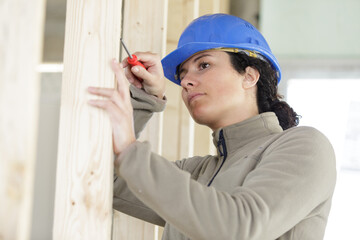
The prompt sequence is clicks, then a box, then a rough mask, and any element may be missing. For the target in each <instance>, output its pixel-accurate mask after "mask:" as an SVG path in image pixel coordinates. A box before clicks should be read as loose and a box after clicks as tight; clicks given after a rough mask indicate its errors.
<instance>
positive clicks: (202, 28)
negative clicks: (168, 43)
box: [161, 13, 281, 85]
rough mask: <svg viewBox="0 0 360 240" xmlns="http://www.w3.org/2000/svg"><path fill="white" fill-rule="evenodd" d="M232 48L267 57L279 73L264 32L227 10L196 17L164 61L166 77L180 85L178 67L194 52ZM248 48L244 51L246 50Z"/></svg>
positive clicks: (279, 73)
mask: <svg viewBox="0 0 360 240" xmlns="http://www.w3.org/2000/svg"><path fill="white" fill-rule="evenodd" d="M221 48H228V49H229V48H231V49H238V50H239V51H242V52H245V53H247V55H249V56H255V57H256V56H258V57H259V58H261V59H263V60H267V61H268V62H269V63H270V64H271V66H272V67H273V69H274V70H275V71H276V73H277V78H278V82H280V79H281V71H280V66H279V63H278V61H277V60H276V58H275V56H274V55H273V54H272V52H271V50H270V47H269V45H268V44H267V42H266V40H265V38H264V37H263V36H262V35H261V33H260V32H259V31H258V30H257V29H256V28H255V27H254V26H253V25H251V24H250V23H248V22H247V21H245V20H243V19H241V18H238V17H235V16H232V15H228V14H222V13H217V14H209V15H204V16H202V17H199V18H197V19H195V20H193V21H192V22H191V23H190V24H189V26H188V27H187V28H186V29H185V30H184V32H183V33H182V34H181V36H180V39H179V43H178V46H177V48H176V50H174V51H173V52H171V53H169V54H168V55H167V56H166V57H164V58H163V59H162V61H161V63H162V66H163V69H164V74H165V77H166V78H168V79H169V80H171V81H172V82H174V83H176V84H178V85H180V80H179V79H178V77H177V67H178V66H179V65H180V64H181V63H183V62H184V61H185V60H187V59H188V58H190V57H191V56H192V55H193V54H195V53H197V52H200V51H204V50H210V49H221ZM243 50H245V51H243Z"/></svg>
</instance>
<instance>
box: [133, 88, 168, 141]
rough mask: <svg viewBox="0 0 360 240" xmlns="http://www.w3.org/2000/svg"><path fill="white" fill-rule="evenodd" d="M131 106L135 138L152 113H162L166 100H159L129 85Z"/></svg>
mask: <svg viewBox="0 0 360 240" xmlns="http://www.w3.org/2000/svg"><path fill="white" fill-rule="evenodd" d="M130 95H131V104H132V106H133V109H134V112H133V114H134V127H135V135H136V138H138V137H139V135H140V133H141V131H142V130H143V129H144V127H145V126H146V123H147V122H148V121H149V120H150V118H151V117H152V115H153V113H154V112H162V111H163V110H164V108H165V104H166V99H165V98H164V99H162V100H161V99H159V98H157V97H155V96H152V95H149V94H147V93H146V92H145V91H144V90H142V89H139V88H136V87H134V86H133V85H130Z"/></svg>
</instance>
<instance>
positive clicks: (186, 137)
mask: <svg viewBox="0 0 360 240" xmlns="http://www.w3.org/2000/svg"><path fill="white" fill-rule="evenodd" d="M198 16H199V0H169V14H168V32H167V46H166V52H167V53H170V52H171V51H173V50H175V49H176V46H177V41H178V40H179V38H180V35H181V33H182V31H183V30H184V29H185V27H186V26H187V25H188V24H189V23H190V22H191V21H192V20H193V19H195V18H196V17H198ZM166 95H167V96H168V104H167V107H166V109H165V111H164V130H163V139H164V141H163V156H164V157H166V158H167V159H169V160H178V159H181V158H184V157H188V156H191V155H193V146H194V145H193V143H192V142H193V139H194V137H193V136H194V121H193V120H192V118H191V116H190V114H189V112H188V110H187V109H186V106H185V105H184V103H183V101H182V98H181V87H179V86H178V85H176V84H173V83H170V82H168V84H167V92H166ZM174 126H175V127H176V128H177V129H175V128H174Z"/></svg>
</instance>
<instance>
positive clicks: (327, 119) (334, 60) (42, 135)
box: [0, 0, 360, 240]
mask: <svg viewBox="0 0 360 240" xmlns="http://www.w3.org/2000/svg"><path fill="white" fill-rule="evenodd" d="M176 2H179V1H172V0H169V13H170V12H171V11H176V10H171V9H170V8H174V6H175V5H173V4H175V3H176ZM207 2H208V3H209V2H210V0H209V1H202V4H203V9H205V8H206V5H207ZM220 11H222V12H228V13H231V14H233V15H236V16H239V17H241V18H244V19H246V20H248V21H249V22H251V23H252V24H253V25H255V26H256V27H257V28H258V29H259V30H260V31H261V32H262V33H263V35H264V36H265V38H266V39H267V40H268V43H269V45H270V47H271V49H272V51H273V53H274V54H275V56H277V58H278V60H279V62H280V66H281V68H282V80H281V83H280V85H279V88H280V93H281V94H282V95H284V98H285V100H287V101H288V103H289V104H290V105H291V106H292V107H293V108H294V109H295V111H296V112H297V113H298V114H300V115H301V116H302V119H301V121H300V125H308V126H313V127H316V128H318V129H319V130H320V131H322V132H323V133H324V134H325V135H326V136H327V137H328V138H329V139H330V141H331V142H332V144H333V146H334V148H335V152H336V156H337V169H338V180H337V187H336V191H335V195H334V198H333V206H332V211H331V214H330V218H329V222H328V226H327V231H326V236H325V239H326V240H338V239H347V240H355V239H360V233H359V230H358V223H359V217H360V205H359V204H358V203H359V202H360V191H359V190H358V189H359V184H360V124H359V122H360V94H359V90H360V14H359V11H360V1H358V0H229V1H224V3H222V5H221V8H220ZM203 13H206V10H204V12H203ZM65 18H66V1H65V0H47V4H46V19H45V29H44V30H45V31H44V43H43V56H42V62H43V63H42V64H41V65H39V67H38V71H39V72H40V73H41V93H40V109H39V128H38V145H37V157H36V172H35V188H34V193H35V194H34V201H33V208H32V209H33V212H32V226H31V239H34V240H42V239H44V240H45V239H46V240H47V239H51V238H52V237H51V235H52V223H53V209H54V196H55V174H56V159H57V140H58V127H59V111H60V96H61V79H62V69H63V65H62V62H63V51H64V33H65ZM181 30H182V29H181ZM181 30H180V29H178V31H180V32H181ZM167 31H168V32H171V31H172V29H171V24H168V30H167ZM173 48H174V44H173V43H171V42H169V44H168V45H167V48H166V51H167V52H169V51H171V50H172V49H173ZM134 51H136V49H134ZM170 84H171V83H169V84H168V85H170ZM169 89H170V90H169V92H170V93H168V94H167V96H168V98H171V97H172V95H173V93H171V91H179V89H172V86H170V87H169ZM170 112H171V114H170ZM178 113H179V112H175V113H174V111H172V109H171V108H170V109H169V111H168V112H165V113H164V126H165V125H166V124H170V123H166V122H167V119H174V118H179V116H177V115H176V114H178ZM174 114H175V115H174ZM170 122H171V121H170ZM172 124H173V123H172ZM169 126H171V124H170V125H169ZM164 129H165V127H164ZM195 129H198V131H201V128H198V127H196V128H195ZM162 134H163V136H162V138H163V139H164V143H166V139H167V138H169V137H168V136H169V135H170V134H171V132H167V131H166V130H164V131H163V132H162ZM205 136H208V138H209V139H210V133H205ZM169 141H174V140H173V139H170V140H169ZM178 141H180V140H178ZM208 141H209V142H211V141H210V140H208ZM194 142H195V143H194V144H196V142H199V141H194ZM194 148H195V149H197V147H196V146H195V147H194ZM167 149H168V148H166V147H163V150H164V155H165V156H167V157H168V158H170V160H175V159H174V158H176V156H174V155H171V153H167V152H166V151H167ZM207 150H208V151H210V152H211V151H212V150H213V149H212V148H211V146H209V147H208V148H207ZM204 152H206V147H205V150H204ZM197 154H198V153H197ZM319 174H320V175H321V174H322V173H321V172H319ZM0 239H1V237H0ZM139 239H143V238H139Z"/></svg>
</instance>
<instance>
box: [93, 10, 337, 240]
mask: <svg viewBox="0 0 360 240" xmlns="http://www.w3.org/2000/svg"><path fill="white" fill-rule="evenodd" d="M136 55H137V56H138V58H139V59H140V60H141V61H142V63H143V64H144V65H145V67H146V69H144V68H139V67H132V68H131V69H130V67H129V66H128V65H127V63H126V61H123V62H122V63H117V62H113V63H112V67H113V70H114V72H115V74H116V78H117V80H118V88H117V89H116V90H112V89H103V88H89V91H90V92H91V93H92V94H95V95H100V96H104V97H105V98H106V99H105V100H92V101H90V104H91V105H93V106H95V107H99V108H103V109H105V110H106V111H107V112H108V113H109V116H110V118H111V121H112V126H113V141H114V152H115V154H116V156H117V157H116V160H115V169H116V172H117V177H116V178H115V182H114V208H115V209H117V210H119V211H122V212H124V213H127V214H129V215H132V216H135V217H138V218H140V219H143V220H145V221H148V222H151V223H154V224H158V225H161V226H165V230H164V234H163V239H171V240H177V239H206V240H208V239H216V240H220V239H261V240H266V239H269V240H273V239H281V240H284V239H287V240H290V239H291V240H295V239H296V240H300V239H301V240H304V239H306V240H318V239H322V238H323V235H324V230H325V226H326V222H327V217H328V214H329V211H330V205H331V198H332V194H333V191H334V186H335V178H336V172H335V157H334V152H333V149H332V147H331V144H330V143H329V141H328V140H327V139H326V137H325V136H324V135H323V134H321V133H320V132H319V131H317V130H316V129H314V128H310V127H296V125H297V124H298V116H297V114H296V113H295V112H294V111H293V110H292V109H291V108H290V107H289V105H288V104H287V103H286V102H284V101H282V100H281V99H280V98H279V95H278V93H277V84H278V82H279V81H280V78H281V72H280V67H279V65H278V63H277V60H276V58H275V57H274V56H273V54H272V53H271V51H270V48H269V46H268V45H267V43H266V41H265V39H264V38H263V36H262V35H261V34H260V33H259V32H258V31H257V30H256V29H255V28H254V27H253V26H252V25H251V24H249V23H248V22H246V21H244V20H242V19H240V18H237V17H234V16H230V15H226V14H214V15H205V16H202V17H200V18H198V19H196V20H194V21H193V22H192V23H191V24H190V25H189V26H188V27H187V28H186V29H185V31H184V32H183V34H182V36H181V38H180V40H179V44H178V48H177V49H176V50H175V51H174V52H172V53H170V54H169V55H168V56H166V57H165V58H164V59H163V60H162V62H160V59H159V57H158V56H156V55H154V54H151V53H140V52H139V53H136ZM161 63H162V64H161ZM162 67H163V68H162ZM124 68H127V69H128V70H129V71H124ZM163 70H164V73H165V76H166V77H167V78H168V79H169V80H171V81H172V82H174V83H176V84H178V85H180V86H181V87H182V97H183V100H184V103H185V105H186V106H187V108H188V110H189V112H190V114H191V116H192V117H193V118H194V120H195V121H196V122H197V123H199V124H203V125H206V126H208V127H209V128H211V129H212V130H213V141H214V144H215V146H216V147H217V155H215V156H211V155H208V156H196V157H192V158H187V159H183V160H180V161H177V162H175V163H172V162H169V161H167V160H166V159H164V158H162V157H161V156H158V155H157V154H154V153H151V150H150V146H149V143H147V142H139V141H137V140H136V136H137V135H138V134H139V132H140V131H141V129H142V128H143V127H144V125H145V124H146V122H147V120H148V119H149V118H150V117H151V115H152V113H153V112H156V111H162V110H163V108H164V106H165V102H166V100H165V97H164V93H165V83H164V82H165V79H164V76H163ZM139 79H142V81H139ZM127 81H129V82H130V83H131V86H130V92H129V88H128V82H127ZM309 87H311V86H309ZM304 97H306V93H304Z"/></svg>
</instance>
